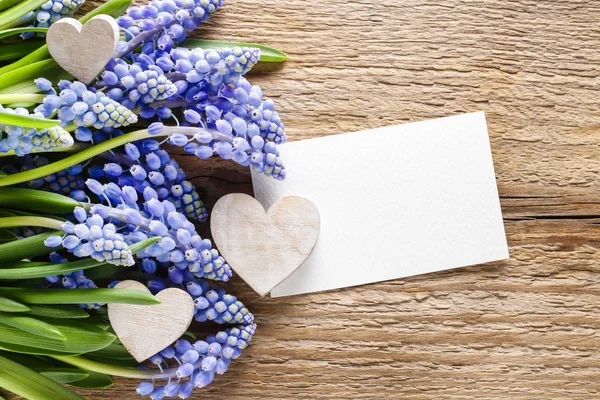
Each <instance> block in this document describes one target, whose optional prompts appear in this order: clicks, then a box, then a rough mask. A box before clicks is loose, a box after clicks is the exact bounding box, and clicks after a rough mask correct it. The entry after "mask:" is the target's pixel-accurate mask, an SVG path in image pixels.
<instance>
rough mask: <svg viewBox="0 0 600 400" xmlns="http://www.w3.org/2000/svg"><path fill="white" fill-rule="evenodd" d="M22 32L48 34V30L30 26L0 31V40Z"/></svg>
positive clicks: (0, 3)
mask: <svg viewBox="0 0 600 400" xmlns="http://www.w3.org/2000/svg"><path fill="white" fill-rule="evenodd" d="M17 3H18V1H17ZM1 6H2V1H1V0H0V7H1ZM23 32H40V33H46V32H48V28H34V27H32V26H28V27H24V28H11V29H5V30H3V31H0V39H4V38H5V37H8V36H12V35H18V34H19V33H23Z"/></svg>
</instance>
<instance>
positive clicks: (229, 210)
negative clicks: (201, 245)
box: [210, 193, 321, 296]
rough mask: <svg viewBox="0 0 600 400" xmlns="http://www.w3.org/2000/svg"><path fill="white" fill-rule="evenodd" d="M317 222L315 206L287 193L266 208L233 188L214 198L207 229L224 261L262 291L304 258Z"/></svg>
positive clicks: (314, 240)
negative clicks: (216, 198)
mask: <svg viewBox="0 0 600 400" xmlns="http://www.w3.org/2000/svg"><path fill="white" fill-rule="evenodd" d="M320 226H321V221H320V216H319V210H317V207H316V206H315V205H314V204H313V203H312V202H311V201H310V200H307V199H304V198H302V197H295V196H289V197H284V198H283V199H281V200H279V201H277V202H276V203H275V204H273V205H272V206H271V208H269V211H268V212H265V209H264V208H263V206H262V205H261V204H260V203H259V202H258V201H257V200H256V199H255V198H254V197H251V196H248V195H247V194H242V193H233V194H228V195H226V196H223V197H221V198H220V199H219V201H217V204H215V207H214V208H213V210H212V216H211V218H210V229H211V232H212V235H213V238H214V240H215V243H216V245H217V248H218V249H219V251H220V252H221V254H223V257H225V260H227V263H229V265H230V266H231V268H233V270H234V271H235V272H236V273H237V274H238V275H239V276H240V277H241V278H242V279H243V280H244V281H246V283H248V285H250V287H252V289H254V291H256V292H257V293H258V294H260V295H261V296H264V295H266V294H267V293H269V292H270V291H271V289H273V288H274V287H275V286H277V285H278V284H279V283H281V282H282V281H283V280H284V279H285V278H287V277H288V276H289V275H290V274H291V273H292V272H294V270H296V268H298V267H299V266H300V265H301V264H302V263H303V262H304V260H305V259H306V257H308V255H309V254H310V252H311V251H312V249H313V247H315V244H316V243H317V238H318V237H319V230H320Z"/></svg>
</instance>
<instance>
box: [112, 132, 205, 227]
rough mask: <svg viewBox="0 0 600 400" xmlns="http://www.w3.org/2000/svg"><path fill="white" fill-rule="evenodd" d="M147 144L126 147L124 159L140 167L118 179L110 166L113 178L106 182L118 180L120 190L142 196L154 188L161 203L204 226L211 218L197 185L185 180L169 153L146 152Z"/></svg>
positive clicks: (133, 168) (132, 169)
mask: <svg viewBox="0 0 600 400" xmlns="http://www.w3.org/2000/svg"><path fill="white" fill-rule="evenodd" d="M148 142H149V141H148V140H146V141H142V142H140V143H138V145H137V146H136V145H135V144H132V143H130V144H128V146H126V147H125V152H126V154H125V157H127V158H128V159H129V160H131V162H137V164H134V165H132V166H131V167H130V168H129V171H127V172H123V171H121V174H120V175H116V172H117V171H116V167H114V166H111V167H109V168H110V170H111V173H112V176H107V179H109V180H110V179H114V178H117V179H115V180H114V181H115V182H116V183H117V184H118V185H119V186H121V187H124V186H132V187H134V188H135V189H136V190H137V191H138V192H139V193H142V192H143V190H144V188H146V187H148V186H152V187H153V188H154V189H155V191H156V192H157V194H158V198H159V199H160V200H165V199H166V200H169V201H170V202H171V203H173V204H174V206H175V208H176V209H177V211H179V212H181V213H183V214H184V215H185V216H186V217H187V218H189V219H192V220H197V221H199V222H204V221H205V220H206V219H207V218H208V211H207V210H206V207H205V206H204V203H203V202H202V200H201V199H200V195H199V194H198V192H197V191H196V189H195V187H194V185H193V184H192V183H191V182H190V181H188V180H186V175H185V172H184V171H183V170H182V169H181V168H180V167H179V164H178V163H177V161H176V160H175V159H174V158H172V157H171V156H170V155H169V153H168V152H167V151H165V150H162V149H158V150H157V151H148V150H146V149H145V144H147V143H148ZM152 142H153V141H152ZM152 147H154V146H152ZM109 175H111V174H109ZM103 176H104V175H103ZM125 200H127V199H125ZM126 202H127V201H126Z"/></svg>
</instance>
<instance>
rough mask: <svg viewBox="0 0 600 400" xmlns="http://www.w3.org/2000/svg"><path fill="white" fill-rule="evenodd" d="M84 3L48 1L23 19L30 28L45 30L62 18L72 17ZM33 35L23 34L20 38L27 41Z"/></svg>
mask: <svg viewBox="0 0 600 400" xmlns="http://www.w3.org/2000/svg"><path fill="white" fill-rule="evenodd" d="M84 2H85V0H48V1H47V2H46V3H44V4H42V5H41V7H40V8H38V9H37V10H35V11H33V12H31V13H29V14H27V15H26V16H25V17H24V18H25V19H28V20H30V24H29V26H31V27H36V28H47V27H49V26H50V25H52V24H53V23H55V22H56V21H58V20H60V19H62V18H67V17H72V16H73V15H74V14H75V13H76V12H77V10H78V9H79V7H80V6H81V5H82V4H83V3H84ZM35 34H36V33H34V32H25V33H22V34H21V36H22V37H23V38H24V39H28V38H31V37H33V36H34V35H35ZM37 36H44V33H37Z"/></svg>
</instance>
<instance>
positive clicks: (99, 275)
mask: <svg viewBox="0 0 600 400" xmlns="http://www.w3.org/2000/svg"><path fill="white" fill-rule="evenodd" d="M122 270H123V268H121V267H119V266H118V265H114V264H104V265H102V266H100V267H97V268H94V269H90V270H89V271H88V272H86V274H85V276H86V277H87V278H88V279H91V280H93V281H96V280H106V279H110V278H112V277H113V276H115V275H116V274H117V273H119V272H120V271H122Z"/></svg>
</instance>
